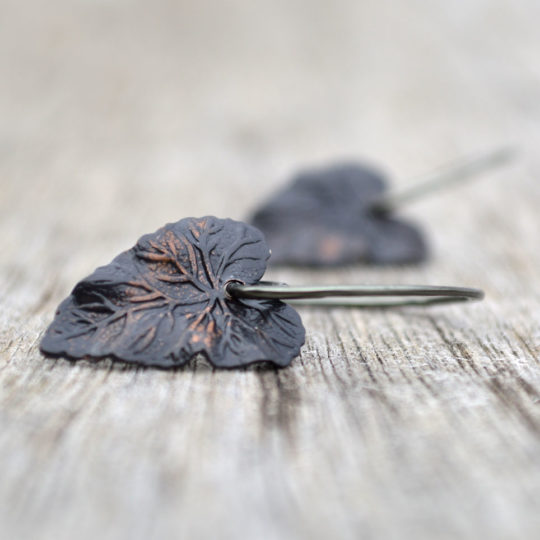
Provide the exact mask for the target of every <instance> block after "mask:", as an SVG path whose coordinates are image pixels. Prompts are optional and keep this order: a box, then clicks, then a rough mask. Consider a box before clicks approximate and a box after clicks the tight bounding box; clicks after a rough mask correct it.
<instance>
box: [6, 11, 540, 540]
mask: <svg viewBox="0 0 540 540" xmlns="http://www.w3.org/2000/svg"><path fill="white" fill-rule="evenodd" d="M1 12H2V14H1V16H0V186H1V189H0V241H1V246H2V247H1V256H0V388H1V389H0V478H1V481H0V538H2V540H3V539H6V540H12V539H17V540H19V539H32V540H34V539H36V540H42V539H43V540H48V539H52V538H54V539H56V540H72V539H75V538H76V539H83V540H85V539H90V538H100V539H105V540H107V539H149V538H156V539H168V538H186V539H187V538H189V539H193V538H217V539H222V538H223V539H225V538H242V539H243V538H246V539H272V540H273V539H295V538H299V539H307V538H310V539H319V538H320V539H322V538H346V539H348V538H351V539H353V538H354V539H357V538H366V539H370V538H390V539H393V538H396V539H401V538H411V539H413V538H414V539H424V538H425V539H433V538H440V539H454V538H466V539H469V538H470V539H478V538H495V539H499V538H500V539H509V538H516V539H517V538H520V539H523V538H531V539H535V538H540V326H539V320H540V287H539V271H540V249H539V247H540V242H539V233H540V216H539V212H540V210H539V208H540V184H539V180H538V177H539V175H540V152H539V148H540V147H539V144H540V32H539V31H538V21H539V20H540V3H539V2H538V1H537V0H528V1H527V0H523V1H521V0H466V1H465V0H463V1H456V2H449V1H447V0H433V1H426V0H407V2H403V1H398V0H394V1H391V0H367V1H362V2H359V1H353V0H351V1H350V2H347V1H342V0H337V1H332V2H327V1H325V0H287V1H284V0H268V1H264V0H262V1H256V2H248V1H240V0H231V1H230V2H209V1H206V0H204V1H201V0H198V1H192V2H187V1H172V0H171V1H168V0H159V1H153V2H142V1H141V2H136V1H128V0H116V1H107V0H96V1H83V0H76V1H73V0H71V1H68V0H54V1H52V2H38V1H37V0H36V1H34V2H30V3H28V2H20V1H18V0H4V1H3V2H2V5H1ZM501 143H504V144H505V143H511V144H516V145H517V146H519V148H520V149H521V153H520V157H519V159H518V160H517V161H516V163H515V164H514V165H512V166H511V167H508V168H505V169H504V170H502V169H501V170H499V171H497V172H494V173H492V174H489V175H484V177H483V178H482V179H479V180H478V182H475V183H473V184H470V185H468V186H466V187H461V188H459V189H455V190H452V191H448V192H445V193H444V194H442V193H441V194H440V195H438V196H433V197H430V198H429V199H425V200H424V201H422V202H420V203H417V204H414V205H411V206H409V207H407V208H406V209H404V213H405V214H406V215H408V216H409V217H410V218H413V219H416V220H417V221H418V222H419V223H422V224H423V225H424V226H425V227H426V228H427V229H429V236H430V241H431V244H432V248H433V256H432V260H431V262H430V263H429V264H427V265H425V266H422V267H419V268H415V267H410V268H386V269H375V268H365V267H361V266H358V267H348V268H345V269H342V270H336V271H334V272H302V271H285V270H283V271H280V272H279V273H276V272H274V273H271V274H269V277H274V278H278V279H281V280H285V281H288V282H291V283H308V282H325V283H331V282H336V283H359V282H362V283H429V284H448V285H449V284H455V285H470V286H479V287H482V288H484V289H485V290H486V293H487V299H486V301H485V302H483V303H481V304H475V305H470V306H469V305H467V306H463V305H459V306H456V307H445V308H437V309H431V310H420V309H415V310H408V311H407V310H401V311H399V310H396V311H391V312H377V311H371V312H367V311H351V310H339V309H333V310H323V309H317V310H304V311H303V312H302V316H303V320H304V323H305V326H306V328H307V341H306V345H305V346H304V348H303V350H302V355H301V357H300V358H298V359H296V360H295V361H294V362H293V364H292V366H291V367H290V368H288V369H285V370H283V371H274V370H272V369H270V370H260V369H250V370H239V371H227V372H223V371H214V370H212V369H210V368H209V367H208V366H205V365H195V366H192V367H188V368H185V369H182V370H180V371H177V372H163V371H153V370H137V369H134V368H132V367H118V366H115V365H112V364H111V363H110V362H109V361H103V362H101V363H98V364H95V365H94V364H90V363H80V364H77V365H71V364H69V363H67V362H66V361H63V360H58V361H51V360H46V359H44V358H42V357H41V356H40V354H39V352H38V349H37V345H38V342H39V339H40V337H41V335H42V333H43V331H44V329H45V328H46V326H47V324H48V323H49V322H50V321H51V318H52V315H53V313H54V310H55V307H56V305H57V304H58V302H59V301H60V300H61V299H62V298H64V297H65V296H66V295H67V294H68V292H69V291H70V290H71V288H72V286H73V285H74V283H75V282H76V281H77V280H79V279H80V278H82V277H84V276H85V275H87V274H88V273H90V272H91V271H92V270H93V269H94V268H95V267H96V266H98V265H100V264H103V263H106V262H108V261H109V260H110V259H111V258H112V257H113V256H114V255H115V254H116V253H117V252H119V251H121V250H123V249H126V248H128V247H130V246H131V245H132V244H133V243H134V242H135V240H136V239H137V238H138V236H140V235H141V234H143V233H146V232H150V231H153V230H155V229H156V228H158V227H159V226H161V225H162V224H164V223H165V222H167V221H174V220H177V219H180V218H182V217H186V216H197V215H205V214H214V215H217V216H220V217H232V218H238V219H241V218H243V217H245V216H246V215H247V213H248V212H249V210H250V209H251V208H253V206H254V205H255V204H256V203H257V201H259V200H260V199H261V198H262V197H264V196H265V195H266V194H268V193H270V192H271V191H273V190H275V189H276V188H277V187H278V186H279V185H280V184H282V183H283V182H285V181H286V180H287V178H288V176H289V175H290V174H291V173H292V172H293V171H295V170H296V169H297V168H299V167H302V166H304V165H315V164H318V163H320V164H323V163H326V162H328V161H331V160H334V159H337V158H341V157H353V158H359V159H360V158H362V159H367V160H368V161H371V162H373V163H376V164H380V165H382V166H384V167H385V168H386V169H387V170H388V172H389V174H391V175H392V177H393V178H394V182H395V184H396V185H398V186H401V185H405V184H406V183H407V181H409V180H410V179H413V178H415V177H416V176H417V175H418V174H422V173H424V172H428V171H430V170H431V169H433V168H434V167H437V166H438V165H440V164H444V163H446V162H449V161H453V160H459V159H461V158H463V157H466V156H469V155H470V154H474V153H476V152H478V151H482V150H485V149H489V148H491V147H494V146H497V145H499V144H501Z"/></svg>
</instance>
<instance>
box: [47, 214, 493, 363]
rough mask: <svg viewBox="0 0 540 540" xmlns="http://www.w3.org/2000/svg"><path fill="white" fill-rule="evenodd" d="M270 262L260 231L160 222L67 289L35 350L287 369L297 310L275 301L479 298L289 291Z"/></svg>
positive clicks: (224, 223) (351, 289)
mask: <svg viewBox="0 0 540 540" xmlns="http://www.w3.org/2000/svg"><path fill="white" fill-rule="evenodd" d="M269 255H270V251H269V249H268V247H267V245H266V243H265V241H264V238H263V235H262V233H261V232H260V231H259V230H258V229H256V228H255V227H252V226H250V225H247V224H245V223H241V222H237V221H232V220H230V219H218V218H215V217H204V218H199V219H196V218H187V219H182V220H180V221H178V222H177V223H170V224H168V225H165V226H164V227H163V228H161V229H159V230H158V231H157V232H155V233H153V234H149V235H146V236H143V237H142V238H141V239H140V240H139V241H138V242H137V244H136V245H135V246H134V247H133V248H131V249H130V250H128V251H125V252H123V253H121V254H120V255H118V257H116V258H115V259H114V260H113V261H112V262H111V263H110V264H108V265H106V266H102V267H100V268H98V269H97V270H96V271H95V272H94V273H93V274H91V275H90V276H89V277H87V278H86V279H83V280H82V281H81V282H79V283H78V284H77V285H76V286H75V288H74V289H73V291H72V293H71V294H70V296H68V298H66V299H65V300H64V301H63V302H62V303H61V304H60V306H59V307H58V310H57V312H56V316H55V318H54V320H53V322H52V324H51V325H50V327H49V328H48V329H47V331H46V333H45V335H44V337H43V339H42V341H41V345H40V349H41V352H42V353H43V354H44V355H46V356H50V357H66V358H69V359H72V360H78V359H82V358H87V359H99V358H104V357H110V358H112V359H113V360H120V361H124V362H131V363H136V364H140V365H145V366H158V367H164V368H169V367H176V366H181V365H183V364H185V363H186V362H188V361H189V360H190V359H191V358H192V357H193V356H195V355H197V354H203V355H204V356H206V357H207V358H208V360H209V361H210V362H211V363H212V364H213V365H214V366H216V367H227V368H231V367H238V366H245V365H248V364H251V363H253V362H260V361H268V362H272V363H273V364H275V365H277V366H287V365H289V363H290V362H291V360H292V359H293V358H294V357H295V356H297V355H298V354H299V352H300V348H301V346H302V344H303V343H304V334H305V332H304V327H303V325H302V322H301V320H300V316H299V315H298V313H297V312H296V311H295V310H294V309H293V308H292V307H291V306H290V305H288V304H285V303H284V302H282V301H281V299H286V300H294V299H297V300H298V299H301V300H303V301H304V302H309V301H313V300H315V301H317V302H318V303H321V300H318V299H320V298H323V297H334V298H338V297H353V296H355V297H358V296H362V297H369V298H370V299H371V300H372V301H370V302H366V301H364V302H358V301H355V304H354V305H357V306H366V305H367V306H373V305H378V306H381V305H387V306H388V305H403V304H419V303H422V304H431V303H435V302H448V301H456V300H473V299H480V298H482V297H483V293H482V292H481V291H478V290H475V289H464V288H451V287H450V288H449V287H407V286H393V287H391V286H379V287H377V286H338V287H288V286H286V285H279V284H274V283H268V282H263V281H260V279H261V278H262V276H263V274H264V272H265V269H266V262H267V259H268V257H269ZM404 297H411V298H405V299H404ZM373 299H375V300H376V303H373ZM388 299H390V301H388ZM392 299H394V300H392ZM396 299H397V300H396ZM331 301H332V300H331ZM333 302H334V303H335V300H334V301H333ZM343 302H344V300H340V301H339V305H342V303H343Z"/></svg>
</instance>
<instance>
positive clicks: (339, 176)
mask: <svg viewBox="0 0 540 540" xmlns="http://www.w3.org/2000/svg"><path fill="white" fill-rule="evenodd" d="M385 190H386V182H385V179H384V177H383V176H382V175H381V174H380V173H378V172H375V171H373V170H371V169H368V168H366V167H362V166H359V165H354V164H342V165H334V166H332V167H328V168H326V169H321V170H314V171H306V172H302V173H300V174H299V175H298V176H296V177H295V178H294V179H293V181H292V182H291V183H290V184H289V185H288V186H287V187H285V188H284V189H283V190H281V191H280V192H278V193H277V194H276V195H275V196H274V197H273V198H271V199H270V200H269V201H267V202H266V203H265V204H264V205H263V206H261V207H260V208H259V209H258V210H257V211H256V212H255V214H254V215H253V217H252V219H251V222H252V223H253V225H255V226H256V227H258V228H259V229H261V230H262V231H263V233H264V234H265V236H266V240H267V242H268V244H269V245H270V248H271V249H272V260H271V262H272V263H273V264H275V263H277V264H291V265H305V266H332V265H339V264H346V263H356V262H366V263H373V264H399V263H417V262H421V261H423V260H424V259H425V258H426V256H427V249H426V244H425V242H424V239H423V237H422V234H421V232H420V231H419V230H418V228H416V227H414V226H413V225H410V224H408V223H406V222H404V221H401V220H397V219H394V218H392V217H390V216H388V215H387V214H381V213H377V212H375V211H373V204H374V203H375V202H376V201H377V200H378V199H379V198H380V197H381V195H382V194H383V193H384V192H385Z"/></svg>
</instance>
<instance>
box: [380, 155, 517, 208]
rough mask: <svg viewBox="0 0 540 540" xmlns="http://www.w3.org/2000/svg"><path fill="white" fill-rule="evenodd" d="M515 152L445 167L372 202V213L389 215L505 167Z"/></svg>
mask: <svg viewBox="0 0 540 540" xmlns="http://www.w3.org/2000/svg"><path fill="white" fill-rule="evenodd" d="M516 154H517V150H516V149H515V148H513V147H510V146H506V147H502V148H498V149H497V150H494V151H491V152H488V153H486V154H481V155H479V156H476V157H474V158H470V159H468V160H467V161H464V162H461V163H457V164H454V165H450V166H449V167H445V168H443V169H441V170H439V171H437V172H435V173H433V174H431V175H429V176H428V177H427V179H425V180H423V181H420V182H418V183H415V184H413V185H412V186H410V187H408V188H405V189H404V190H402V191H396V192H395V193H392V192H390V193H387V194H384V195H383V196H382V197H381V198H380V199H378V200H376V201H374V202H373V204H372V206H371V208H372V210H373V211H374V212H378V213H389V212H393V211H394V210H395V209H396V208H398V207H400V206H402V205H403V204H405V203H408V202H411V201H414V200H416V199H419V198H421V197H423V196H424V195H427V194H428V193H431V192H432V191H438V190H439V189H443V188H445V187H448V186H451V185H454V184H457V183H459V182H464V181H465V180H468V179H470V178H471V177H473V176H475V175H478V174H479V173H481V172H484V171H486V170H488V169H492V168H495V167H499V166H501V165H505V164H506V163H508V162H510V161H511V160H512V159H514V158H515V156H516Z"/></svg>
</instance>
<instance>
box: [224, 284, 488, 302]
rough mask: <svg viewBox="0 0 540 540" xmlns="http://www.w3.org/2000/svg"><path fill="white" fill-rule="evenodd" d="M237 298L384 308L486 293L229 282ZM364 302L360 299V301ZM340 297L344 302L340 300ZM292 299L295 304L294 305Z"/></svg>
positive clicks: (478, 296) (462, 299) (410, 287)
mask: <svg viewBox="0 0 540 540" xmlns="http://www.w3.org/2000/svg"><path fill="white" fill-rule="evenodd" d="M227 292H228V293H229V294H230V295H231V296H232V297H233V298H234V297H236V298H251V299H258V300H261V299H272V300H284V301H286V302H287V303H293V304H294V305H311V306H333V307H358V308H380V307H399V306H426V305H435V304H448V303H452V302H467V301H473V300H482V299H483V298H484V292H483V291H481V290H480V289H471V288H467V287H433V286H416V285H333V286H332V285H329V286H326V285H325V286H300V287H290V286H288V285H285V284H282V283H270V282H267V283H264V284H257V285H242V284H240V283H229V284H228V285H227ZM359 297H360V298H364V300H360V301H359V300H357V298H359ZM337 298H340V299H342V300H340V301H337V300H336V299H337ZM291 300H292V302H290V301H291Z"/></svg>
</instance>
